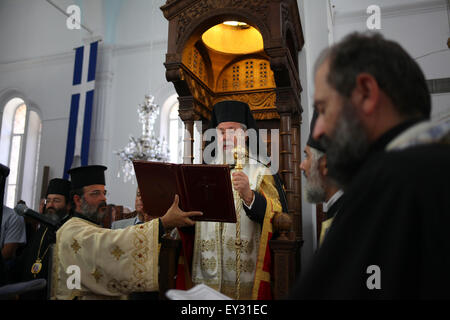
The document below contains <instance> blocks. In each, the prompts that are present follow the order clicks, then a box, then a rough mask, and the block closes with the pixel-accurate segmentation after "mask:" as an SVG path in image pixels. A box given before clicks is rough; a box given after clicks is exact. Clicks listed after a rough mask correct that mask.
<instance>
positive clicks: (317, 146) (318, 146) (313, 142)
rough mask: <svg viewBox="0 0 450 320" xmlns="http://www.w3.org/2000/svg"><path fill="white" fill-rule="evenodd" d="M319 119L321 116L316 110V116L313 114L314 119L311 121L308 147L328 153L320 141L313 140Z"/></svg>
mask: <svg viewBox="0 0 450 320" xmlns="http://www.w3.org/2000/svg"><path fill="white" fill-rule="evenodd" d="M318 117H319V114H318V113H317V111H316V110H314V114H313V117H312V119H311V125H310V127H309V128H310V129H309V130H310V131H309V138H308V141H307V142H306V144H307V145H308V146H310V147H311V148H314V149H317V150H319V151H322V152H326V150H325V148H324V146H323V145H322V144H321V143H320V142H319V141H317V140H316V139H314V138H313V133H314V127H315V126H316V121H317V118H318Z"/></svg>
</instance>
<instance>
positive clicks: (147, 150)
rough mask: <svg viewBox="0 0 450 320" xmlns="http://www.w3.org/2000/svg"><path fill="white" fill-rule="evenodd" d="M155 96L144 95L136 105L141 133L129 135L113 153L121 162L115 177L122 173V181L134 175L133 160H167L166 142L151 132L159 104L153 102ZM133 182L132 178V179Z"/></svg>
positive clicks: (128, 179)
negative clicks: (123, 143)
mask: <svg viewBox="0 0 450 320" xmlns="http://www.w3.org/2000/svg"><path fill="white" fill-rule="evenodd" d="M154 100H155V97H154V96H152V95H146V96H145V101H144V103H143V104H140V105H139V106H138V110H137V111H138V115H139V122H140V123H141V124H142V135H141V136H140V137H139V138H135V137H133V136H132V135H130V137H129V142H128V144H127V145H126V146H125V148H123V149H122V150H120V151H115V152H114V153H115V154H116V155H118V156H119V157H120V160H121V162H122V165H121V168H120V165H119V172H118V174H117V177H118V178H120V175H121V174H120V172H121V171H122V173H123V178H124V182H128V181H130V180H131V179H132V178H133V177H134V167H133V160H145V161H161V162H167V161H169V150H168V148H167V143H166V142H165V141H164V139H163V141H162V142H161V141H160V140H159V138H157V137H155V135H154V133H153V126H154V125H155V121H156V118H157V117H158V114H159V106H158V105H157V104H155V103H154ZM132 183H133V184H134V179H133V181H132Z"/></svg>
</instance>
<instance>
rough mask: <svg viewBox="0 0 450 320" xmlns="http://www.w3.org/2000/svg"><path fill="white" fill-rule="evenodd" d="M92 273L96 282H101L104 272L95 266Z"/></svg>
mask: <svg viewBox="0 0 450 320" xmlns="http://www.w3.org/2000/svg"><path fill="white" fill-rule="evenodd" d="M91 275H92V276H93V277H94V279H95V282H97V283H99V282H100V280H101V278H103V274H102V273H101V272H100V270H98V269H97V268H95V270H94V272H92V273H91Z"/></svg>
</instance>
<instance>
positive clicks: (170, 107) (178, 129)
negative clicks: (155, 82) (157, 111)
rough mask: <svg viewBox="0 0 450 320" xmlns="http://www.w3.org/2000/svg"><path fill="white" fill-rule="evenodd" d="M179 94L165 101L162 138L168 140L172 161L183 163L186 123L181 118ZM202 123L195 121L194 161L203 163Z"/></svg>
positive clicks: (161, 126) (161, 127) (162, 113)
mask: <svg viewBox="0 0 450 320" xmlns="http://www.w3.org/2000/svg"><path fill="white" fill-rule="evenodd" d="M179 105H180V104H179V102H178V96H177V95H176V94H175V95H172V96H171V97H169V98H168V99H167V100H166V102H164V104H163V106H162V110H161V125H160V130H161V134H160V135H161V138H162V139H164V140H165V141H167V142H168V147H169V152H170V160H169V161H170V162H171V163H183V155H184V142H183V140H184V134H185V125H184V123H183V121H182V120H181V118H180V116H179V113H178V109H179ZM201 132H202V125H201V122H200V121H195V122H194V137H193V138H194V150H193V154H194V163H201V147H202V136H201Z"/></svg>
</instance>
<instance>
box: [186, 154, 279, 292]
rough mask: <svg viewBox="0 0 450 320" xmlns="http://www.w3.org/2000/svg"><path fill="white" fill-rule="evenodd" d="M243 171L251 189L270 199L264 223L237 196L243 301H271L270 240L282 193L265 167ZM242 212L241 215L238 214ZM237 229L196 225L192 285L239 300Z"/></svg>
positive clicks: (250, 166)
mask: <svg viewBox="0 0 450 320" xmlns="http://www.w3.org/2000/svg"><path fill="white" fill-rule="evenodd" d="M232 172H233V170H232ZM243 172H244V173H245V174H246V175H247V176H248V178H249V183H250V188H251V189H252V190H254V191H256V192H257V193H259V194H260V195H262V196H263V197H264V198H265V200H266V203H267V204H266V208H265V212H262V213H260V214H262V215H263V216H264V222H263V224H262V227H261V224H259V223H258V222H255V221H253V220H251V219H250V218H249V217H248V215H247V214H246V212H245V210H244V207H243V206H244V204H243V202H242V200H241V199H240V198H239V197H238V196H236V195H235V198H234V202H235V207H236V214H237V216H238V217H239V216H240V226H241V229H240V237H241V243H242V246H241V254H240V260H241V263H240V294H239V297H240V299H244V300H248V299H271V292H270V271H271V265H270V264H271V259H270V249H269V246H268V243H269V240H270V238H271V237H272V218H273V216H274V213H275V212H281V211H282V207H281V204H280V201H279V194H278V191H277V188H276V187H275V182H274V178H273V176H272V175H271V173H270V171H269V169H267V168H266V167H264V166H263V165H261V164H259V163H258V164H248V163H247V165H245V166H244V168H243ZM238 213H239V214H238ZM236 226H237V224H234V223H218V222H198V223H196V226H195V228H196V230H195V242H194V252H193V264H192V282H193V283H194V284H200V283H204V284H206V285H208V286H210V287H212V288H214V289H216V290H218V291H220V292H222V293H224V294H226V295H228V296H230V297H231V298H236V274H237V270H236V246H235V240H236Z"/></svg>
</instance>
